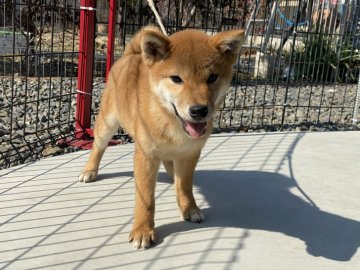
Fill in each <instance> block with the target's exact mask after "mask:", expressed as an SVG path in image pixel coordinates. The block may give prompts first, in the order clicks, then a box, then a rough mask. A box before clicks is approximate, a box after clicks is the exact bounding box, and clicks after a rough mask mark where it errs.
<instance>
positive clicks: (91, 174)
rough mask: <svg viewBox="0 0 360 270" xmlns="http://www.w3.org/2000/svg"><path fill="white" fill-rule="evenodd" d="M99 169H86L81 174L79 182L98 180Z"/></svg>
mask: <svg viewBox="0 0 360 270" xmlns="http://www.w3.org/2000/svg"><path fill="white" fill-rule="evenodd" d="M97 173H98V172H97V170H90V171H84V172H82V173H81V174H80V175H79V182H84V183H89V182H92V181H95V180H96V176H97Z"/></svg>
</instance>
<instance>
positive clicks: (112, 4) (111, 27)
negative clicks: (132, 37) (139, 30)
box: [106, 0, 117, 81]
mask: <svg viewBox="0 0 360 270" xmlns="http://www.w3.org/2000/svg"><path fill="white" fill-rule="evenodd" d="M116 4H117V1H116V0H109V24H108V46H107V55H106V81H107V79H108V75H109V72H110V68H111V66H112V64H113V63H114V43H115V22H116Z"/></svg>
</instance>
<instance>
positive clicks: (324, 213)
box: [0, 132, 360, 270]
mask: <svg viewBox="0 0 360 270" xmlns="http://www.w3.org/2000/svg"><path fill="white" fill-rule="evenodd" d="M133 150H134V145H133V144H128V145H121V146H114V147H111V148H109V149H108V151H107V152H106V154H105V156H104V158H103V162H102V164H101V170H100V175H99V181H97V182H94V183H90V184H82V183H78V182H77V176H78V174H79V172H80V170H81V168H82V167H83V165H84V163H85V161H86V159H87V157H88V155H89V152H88V151H82V152H77V153H72V154H68V155H63V156H59V157H54V158H48V159H43V160H40V161H38V162H35V163H33V164H26V165H22V166H17V167H13V168H10V169H7V170H2V171H0V194H1V195H0V209H1V210H0V224H1V226H0V269H194V270H195V269H196V270H198V269H206V270H209V269H216V270H217V269H242V270H248V269H256V270H259V269H261V270H262V269H265V270H268V269H274V270H275V269H276V270H279V269H284V270H290V269H291V270H296V269H301V270H303V269H306V270H311V269H314V270H321V269H324V270H331V269H336V270H341V269H347V270H356V269H360V249H359V246H360V177H359V176H360V132H332V133H269V134H244V135H240V134H220V135H214V136H212V137H211V139H210V140H209V141H208V144H207V145H206V147H205V148H204V151H203V154H202V158H201V161H200V163H199V164H198V167H197V172H196V175H195V184H196V186H195V194H196V198H197V201H198V204H199V206H200V207H201V208H202V209H203V212H204V213H205V222H204V223H202V224H192V223H188V222H184V221H181V220H180V219H179V212H178V210H177V205H176V202H175V196H174V191H173V187H172V184H171V181H170V179H169V178H168V177H167V176H166V175H165V173H160V175H159V181H158V185H157V192H156V202H157V205H156V210H157V212H156V220H155V222H156V231H157V244H156V246H155V247H153V248H151V249H148V250H134V249H133V247H132V245H130V244H129V243H128V241H127V239H128V234H129V232H130V230H131V223H132V219H133V217H132V213H133V207H134V202H133V199H134V181H133V177H132V174H133V173H132V155H133Z"/></svg>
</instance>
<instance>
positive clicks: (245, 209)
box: [156, 170, 360, 261]
mask: <svg viewBox="0 0 360 270" xmlns="http://www.w3.org/2000/svg"><path fill="white" fill-rule="evenodd" d="M159 181H161V182H168V183H170V180H169V177H167V176H166V175H165V174H160V175H159ZM195 184H196V186H198V187H199V188H200V193H201V194H202V195H203V196H204V197H205V200H206V201H207V202H208V203H209V205H210V207H209V208H206V209H202V210H203V212H204V214H205V222H204V223H202V224H200V227H202V228H208V227H237V228H244V229H252V230H265V231H272V232H280V233H283V234H286V235H288V236H290V237H296V238H298V239H301V240H302V241H304V242H305V244H306V246H307V252H308V253H309V254H311V255H314V256H322V257H326V258H328V259H332V260H337V261H347V260H350V259H351V258H352V256H353V255H354V254H355V252H356V250H357V248H358V247H359V246H360V222H359V221H355V220H351V219H349V218H344V217H341V216H339V215H335V214H332V213H328V212H325V211H322V210H321V209H318V208H317V207H314V206H313V205H311V204H309V203H308V202H306V201H304V200H303V199H301V198H300V197H298V196H296V195H294V194H293V193H291V192H290V188H292V187H294V181H293V180H292V179H290V178H288V177H285V176H283V175H281V174H277V173H268V172H258V171H211V170H210V171H197V172H196V174H195ZM196 228H199V224H192V225H189V224H186V223H185V222H178V223H175V224H166V225H163V226H160V227H157V228H156V230H157V234H158V241H159V242H162V241H163V240H164V239H165V238H166V237H167V236H168V235H170V234H173V233H177V232H181V231H188V230H194V229H196Z"/></svg>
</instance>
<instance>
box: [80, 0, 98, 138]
mask: <svg viewBox="0 0 360 270" xmlns="http://www.w3.org/2000/svg"><path fill="white" fill-rule="evenodd" d="M95 7H96V0H80V45H79V65H78V91H77V97H76V116H75V122H76V124H75V131H76V138H78V139H88V136H87V132H86V130H87V129H90V124H91V95H92V82H93V64H94V42H95V15H96V14H95V11H96V9H95Z"/></svg>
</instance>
